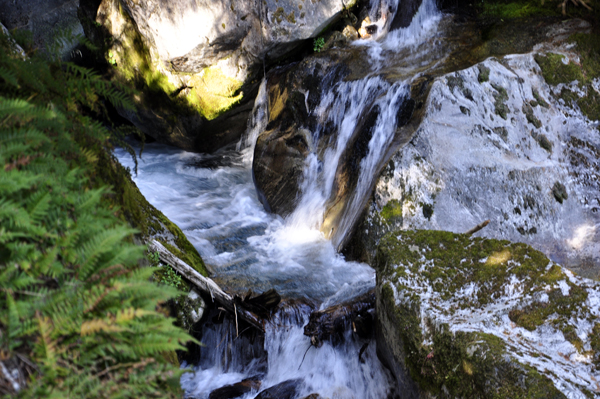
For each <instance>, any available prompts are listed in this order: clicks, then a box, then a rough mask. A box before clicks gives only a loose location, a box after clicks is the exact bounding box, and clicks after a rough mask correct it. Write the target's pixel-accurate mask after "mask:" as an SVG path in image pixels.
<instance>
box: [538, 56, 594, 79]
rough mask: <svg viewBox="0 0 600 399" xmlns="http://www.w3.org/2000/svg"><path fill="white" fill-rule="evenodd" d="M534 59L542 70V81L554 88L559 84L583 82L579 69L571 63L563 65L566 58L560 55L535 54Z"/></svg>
mask: <svg viewBox="0 0 600 399" xmlns="http://www.w3.org/2000/svg"><path fill="white" fill-rule="evenodd" d="M534 58H535V61H536V62H537V63H538V65H539V66H540V68H541V69H542V76H543V77H544V80H546V82H547V83H548V84H550V85H553V86H556V85H557V84H559V83H570V82H572V81H574V80H577V81H579V82H581V81H582V80H583V73H582V71H581V69H580V68H579V67H578V66H577V65H575V64H574V63H572V62H568V63H566V64H565V61H567V60H566V57H565V56H563V55H561V54H554V53H548V54H545V55H543V54H536V55H535V56H534Z"/></svg>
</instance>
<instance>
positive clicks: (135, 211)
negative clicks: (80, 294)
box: [93, 148, 208, 276]
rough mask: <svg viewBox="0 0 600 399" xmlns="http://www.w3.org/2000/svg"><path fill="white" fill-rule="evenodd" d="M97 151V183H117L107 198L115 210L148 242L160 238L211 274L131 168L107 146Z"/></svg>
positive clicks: (180, 255) (95, 178)
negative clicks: (150, 198) (150, 199)
mask: <svg viewBox="0 0 600 399" xmlns="http://www.w3.org/2000/svg"><path fill="white" fill-rule="evenodd" d="M95 153H96V156H97V157H98V162H97V163H96V168H95V170H94V174H93V179H94V180H95V181H94V184H96V185H109V186H112V187H113V190H114V191H113V192H112V193H110V194H108V195H106V197H105V201H107V202H108V203H109V205H110V206H111V207H112V208H113V209H114V212H115V214H116V215H117V216H118V217H119V218H121V219H122V220H125V221H127V222H128V223H129V224H130V225H131V226H132V227H134V228H136V229H138V230H139V235H138V237H139V239H140V241H142V242H146V241H148V240H149V239H151V238H154V239H156V240H158V241H160V242H161V243H162V244H163V245H165V247H166V248H168V249H169V251H171V252H172V253H173V254H174V255H175V256H177V257H179V258H180V259H181V260H183V261H184V262H186V263H187V264H188V265H190V266H192V267H193V268H194V269H195V270H196V271H198V272H199V273H201V274H202V275H204V276H207V275H208V272H207V270H206V267H205V265H204V262H203V261H202V258H201V257H200V254H198V251H197V250H196V248H194V246H193V245H192V244H191V243H190V242H189V241H188V239H187V238H186V237H185V235H184V234H183V232H182V231H181V229H180V228H179V227H178V226H177V225H176V224H174V223H173V222H171V221H170V220H169V219H168V218H167V217H166V216H165V215H163V213H162V212H161V211H159V210H158V209H156V208H155V207H154V206H152V205H151V204H150V203H149V202H148V201H147V200H146V198H145V197H144V196H143V195H142V193H141V192H140V190H139V189H138V187H137V186H136V185H135V183H134V182H133V181H132V180H131V176H130V171H129V170H127V169H125V168H124V167H123V166H122V165H121V164H120V163H119V162H118V161H117V160H116V159H115V158H114V157H113V156H112V155H111V154H109V153H108V152H107V151H106V150H105V149H103V148H97V149H95Z"/></svg>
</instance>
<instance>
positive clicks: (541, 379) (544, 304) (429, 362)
mask: <svg viewBox="0 0 600 399" xmlns="http://www.w3.org/2000/svg"><path fill="white" fill-rule="evenodd" d="M375 267H376V269H377V287H378V288H377V309H378V317H379V318H380V323H381V327H382V330H383V337H384V339H385V340H386V344H387V345H388V347H391V348H394V350H393V352H394V357H395V359H396V362H397V363H398V364H401V365H403V367H402V369H403V370H404V373H405V376H404V378H408V376H409V375H410V377H411V378H412V379H413V380H414V381H416V383H417V384H418V386H419V389H420V390H421V391H425V392H427V393H428V394H432V395H437V394H440V393H441V392H445V393H446V395H448V396H449V397H471V396H475V397H499V398H514V397H530V398H563V397H570V398H571V397H572V398H585V395H586V394H587V393H591V394H592V395H597V394H599V393H600V384H598V382H597V381H596V379H595V378H596V377H595V376H596V375H597V369H596V366H595V365H594V362H595V359H597V356H598V355H597V353H596V351H597V349H594V348H595V347H596V346H594V345H595V338H594V331H595V329H597V327H596V325H595V324H594V323H593V321H594V320H597V318H598V317H599V316H600V309H599V307H598V304H599V303H600V283H598V282H594V281H592V280H587V279H583V278H579V277H577V276H575V275H573V274H572V273H571V272H569V271H568V270H566V269H563V268H562V267H560V266H559V265H557V264H555V263H553V262H551V261H549V260H548V258H546V257H545V256H544V255H543V254H542V253H540V252H538V251H536V250H534V249H533V248H531V247H529V246H527V245H525V244H514V243H510V242H508V241H499V240H493V239H482V238H473V237H470V236H467V235H461V234H453V233H449V232H443V231H425V230H422V231H398V232H393V233H390V234H388V235H386V236H385V237H384V238H383V239H382V241H381V242H380V244H379V247H378V252H377V257H376V264H375Z"/></svg>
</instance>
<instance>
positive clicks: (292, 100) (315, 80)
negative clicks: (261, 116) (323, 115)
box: [252, 51, 349, 216]
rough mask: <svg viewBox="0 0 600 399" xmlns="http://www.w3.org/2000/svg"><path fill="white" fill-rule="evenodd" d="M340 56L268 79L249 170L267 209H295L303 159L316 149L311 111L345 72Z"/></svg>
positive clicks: (281, 211)
mask: <svg viewBox="0 0 600 399" xmlns="http://www.w3.org/2000/svg"><path fill="white" fill-rule="evenodd" d="M330 54H334V56H333V57H331V58H329V55H330ZM336 55H338V56H336ZM340 55H341V56H340ZM345 56H347V55H346V54H345V53H337V52H331V51H330V52H328V55H327V56H322V57H311V58H308V59H306V60H304V61H302V62H301V63H300V64H297V65H294V66H292V67H288V68H286V69H281V70H276V71H274V73H273V74H271V75H270V77H269V83H268V88H267V90H268V98H269V107H268V109H269V118H268V119H269V122H268V124H267V127H266V129H265V131H263V132H261V133H260V135H259V137H258V140H257V143H256V147H255V151H254V161H253V165H252V171H253V176H254V183H255V185H256V189H257V193H258V195H259V199H260V200H261V202H262V203H263V205H264V206H265V209H267V210H268V211H270V212H274V213H277V214H279V215H281V216H287V215H288V214H290V213H291V212H292V210H293V209H294V208H295V205H296V201H297V199H298V190H299V187H300V180H301V178H302V175H303V170H304V164H305V160H306V157H307V156H308V154H309V153H310V152H311V151H318V149H315V148H314V143H313V138H312V133H311V130H314V129H315V128H316V126H317V123H318V121H317V116H316V115H314V113H313V110H314V108H315V107H316V106H317V105H318V103H319V101H320V99H321V94H322V92H323V91H324V90H326V89H329V88H330V87H331V86H332V85H333V84H335V83H336V82H338V81H340V80H341V79H342V78H343V77H344V76H346V75H347V74H348V73H349V72H348V68H347V67H346V66H345V65H344V63H343V58H342V57H345ZM340 61H342V62H340ZM337 62H340V63H339V64H338V65H335V64H336V63H337ZM304 93H307V96H306V97H305V94H304ZM325 134H327V132H325Z"/></svg>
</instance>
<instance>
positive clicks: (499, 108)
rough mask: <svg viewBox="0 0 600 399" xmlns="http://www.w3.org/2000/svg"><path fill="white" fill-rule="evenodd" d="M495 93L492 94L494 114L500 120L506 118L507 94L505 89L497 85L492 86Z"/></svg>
mask: <svg viewBox="0 0 600 399" xmlns="http://www.w3.org/2000/svg"><path fill="white" fill-rule="evenodd" d="M492 87H493V88H494V90H496V93H494V99H495V101H494V112H495V113H496V115H498V116H500V117H501V118H502V119H507V118H508V106H507V105H506V101H508V93H507V92H506V89H505V88H504V87H502V86H499V85H492Z"/></svg>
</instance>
